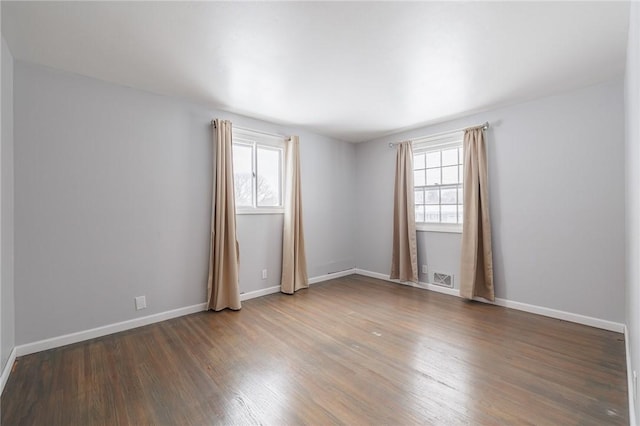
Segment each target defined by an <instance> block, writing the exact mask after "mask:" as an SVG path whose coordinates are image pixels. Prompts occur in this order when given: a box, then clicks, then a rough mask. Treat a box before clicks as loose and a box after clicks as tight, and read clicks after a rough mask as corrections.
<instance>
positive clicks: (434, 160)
mask: <svg viewBox="0 0 640 426" xmlns="http://www.w3.org/2000/svg"><path fill="white" fill-rule="evenodd" d="M427 167H440V151H435V152H427Z"/></svg>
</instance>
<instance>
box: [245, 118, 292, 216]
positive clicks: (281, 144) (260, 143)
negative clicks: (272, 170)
mask: <svg viewBox="0 0 640 426" xmlns="http://www.w3.org/2000/svg"><path fill="white" fill-rule="evenodd" d="M232 145H233V148H235V146H236V145H240V146H247V147H250V148H251V175H252V177H251V203H252V205H251V206H238V205H237V203H236V215H251V214H284V196H285V194H284V189H285V185H284V182H285V166H284V162H285V152H284V149H285V138H284V136H276V135H270V134H267V133H262V132H258V131H253V130H248V129H239V128H236V127H234V128H233V130H232ZM260 148H262V149H267V150H273V151H277V152H279V154H280V173H279V180H280V182H279V189H280V204H279V205H278V206H258V175H259V171H260V169H259V167H260V165H259V163H258V149H260ZM234 175H235V170H234ZM234 177H235V176H234ZM234 187H235V182H234ZM234 197H235V191H234ZM234 200H235V198H234Z"/></svg>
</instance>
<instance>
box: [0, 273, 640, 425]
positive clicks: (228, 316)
mask: <svg viewBox="0 0 640 426" xmlns="http://www.w3.org/2000/svg"><path fill="white" fill-rule="evenodd" d="M624 352H625V350H624V339H623V336H622V335H621V334H618V333H613V332H607V331H603V330H599V329H595V328H590V327H586V326H581V325H577V324H572V323H568V322H564V321H560V320H555V319H550V318H545V317H541V316H536V315H531V314H527V313H524V312H519V311H515V310H510V309H506V308H502V307H498V306H492V305H486V304H481V303H473V302H472V303H470V302H465V301H463V300H461V299H458V298H456V297H452V296H446V295H442V294H438V293H434V292H429V291H425V290H420V289H415V288H411V287H405V286H400V285H396V284H391V283H388V282H384V281H380V280H376V279H372V278H367V277H363V276H359V275H352V276H349V277H345V278H340V279H337V280H333V281H329V282H326V283H323V284H316V285H314V286H312V288H311V289H310V290H302V291H300V292H298V293H297V294H296V295H295V296H286V295H282V294H274V295H270V296H265V297H262V298H259V299H253V300H250V301H246V302H244V303H243V308H242V310H241V311H239V312H231V311H224V312H219V313H213V312H203V313H199V314H194V315H189V316H186V317H181V318H176V319H173V320H169V321H165V322H162V323H158V324H154V325H150V326H146V327H142V328H138V329H135V330H130V331H127V332H123V333H118V334H115V335H111V336H105V337H102V338H99V339H94V340H91V341H87V342H83V343H78V344H74V345H70V346H66V347H63V348H58V349H53V350H49V351H46V352H41V353H37V354H33V355H28V356H24V357H21V358H19V359H18V360H17V363H16V366H15V369H14V371H13V373H12V374H11V376H10V378H9V382H8V383H7V386H6V388H5V391H4V393H3V395H2V424H3V425H127V424H131V425H147V424H153V425H206V424H273V425H282V424H341V423H342V424H394V425H397V424H402V425H408V424H436V425H457V424H472V425H484V424H536V425H574V424H575V425H577V424H580V425H604V424H628V407H627V390H626V385H627V383H626V373H625V354H624Z"/></svg>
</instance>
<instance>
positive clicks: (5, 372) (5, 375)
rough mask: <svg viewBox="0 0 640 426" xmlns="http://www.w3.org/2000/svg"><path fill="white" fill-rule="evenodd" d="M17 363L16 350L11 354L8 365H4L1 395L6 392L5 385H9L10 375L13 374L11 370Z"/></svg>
mask: <svg viewBox="0 0 640 426" xmlns="http://www.w3.org/2000/svg"><path fill="white" fill-rule="evenodd" d="M15 362H16V348H15V347H14V348H13V349H11V353H10V354H9V359H7V363H6V364H5V365H4V368H3V369H2V376H0V395H2V392H4V385H6V384H7V380H9V374H11V370H12V369H13V364H14V363H15Z"/></svg>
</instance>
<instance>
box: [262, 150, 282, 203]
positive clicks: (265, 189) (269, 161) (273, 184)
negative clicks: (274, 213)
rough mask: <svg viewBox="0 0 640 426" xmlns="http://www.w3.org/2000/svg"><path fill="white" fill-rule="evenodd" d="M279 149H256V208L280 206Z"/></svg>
mask: <svg viewBox="0 0 640 426" xmlns="http://www.w3.org/2000/svg"><path fill="white" fill-rule="evenodd" d="M280 153H281V151H280V150H279V149H269V148H261V147H258V164H257V171H258V206H259V207H277V206H280V205H281V203H280V199H281V197H280V188H281V184H280V170H281V165H280V162H281V160H280V158H281V154H280Z"/></svg>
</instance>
